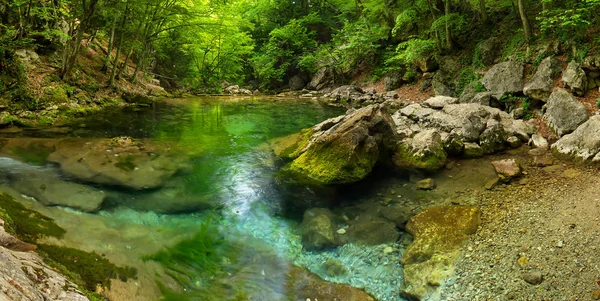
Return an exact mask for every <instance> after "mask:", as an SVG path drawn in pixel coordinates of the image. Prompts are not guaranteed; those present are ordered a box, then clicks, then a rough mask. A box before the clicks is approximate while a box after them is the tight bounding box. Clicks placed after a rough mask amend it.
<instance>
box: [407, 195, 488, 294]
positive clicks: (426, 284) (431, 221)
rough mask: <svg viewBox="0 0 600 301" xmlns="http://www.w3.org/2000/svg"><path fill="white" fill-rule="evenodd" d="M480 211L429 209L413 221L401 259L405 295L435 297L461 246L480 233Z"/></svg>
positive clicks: (451, 208)
mask: <svg viewBox="0 0 600 301" xmlns="http://www.w3.org/2000/svg"><path fill="white" fill-rule="evenodd" d="M480 214H481V213H480V211H479V209H478V208H475V207H470V206H452V207H441V206H440V207H430V208H427V209H425V210H423V211H422V212H421V213H419V214H417V215H415V216H414V217H412V218H411V219H410V221H409V222H408V224H407V225H406V230H407V231H408V232H409V233H410V234H412V235H413V236H414V241H413V243H412V244H410V245H409V246H408V248H407V249H406V251H405V252H404V255H403V257H402V263H403V264H404V284H403V285H402V293H401V294H402V296H403V297H405V298H407V299H409V300H421V299H422V298H423V297H425V296H429V295H431V294H433V293H434V292H435V291H436V290H437V288H438V287H439V286H440V285H441V284H442V283H443V281H444V279H445V278H446V277H448V276H450V275H451V274H452V272H453V269H454V267H453V265H454V260H455V258H456V257H457V255H458V252H459V247H460V246H461V245H462V243H463V242H464V241H465V240H466V239H467V237H468V236H469V235H471V234H473V233H475V232H476V231H477V228H478V227H479V224H480V223H481V218H480Z"/></svg>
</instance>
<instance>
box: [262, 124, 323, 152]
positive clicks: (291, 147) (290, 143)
mask: <svg viewBox="0 0 600 301" xmlns="http://www.w3.org/2000/svg"><path fill="white" fill-rule="evenodd" d="M313 134H314V131H313V130H312V129H303V130H301V131H300V132H298V133H294V134H291V135H288V136H285V137H279V138H275V139H272V140H271V141H270V142H269V144H270V145H271V147H272V148H273V152H274V153H275V155H277V156H278V157H280V158H284V159H296V158H298V157H299V156H300V155H301V154H302V151H303V150H304V148H306V146H307V145H308V143H309V142H310V138H311V137H312V135H313Z"/></svg>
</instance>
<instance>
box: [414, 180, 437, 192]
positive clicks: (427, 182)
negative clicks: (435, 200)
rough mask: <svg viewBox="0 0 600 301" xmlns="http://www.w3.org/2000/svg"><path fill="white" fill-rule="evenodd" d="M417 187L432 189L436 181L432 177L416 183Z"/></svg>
mask: <svg viewBox="0 0 600 301" xmlns="http://www.w3.org/2000/svg"><path fill="white" fill-rule="evenodd" d="M416 186H417V189H421V190H431V189H433V188H435V181H434V180H433V179H432V178H427V179H424V180H421V181H418V182H417V183H416Z"/></svg>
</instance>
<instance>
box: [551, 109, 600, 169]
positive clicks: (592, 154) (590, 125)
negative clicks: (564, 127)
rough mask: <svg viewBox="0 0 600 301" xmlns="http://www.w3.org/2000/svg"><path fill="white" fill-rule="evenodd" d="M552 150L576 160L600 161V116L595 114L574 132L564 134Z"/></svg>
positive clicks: (553, 145)
mask: <svg viewBox="0 0 600 301" xmlns="http://www.w3.org/2000/svg"><path fill="white" fill-rule="evenodd" d="M552 151H553V152H554V153H555V154H556V155H559V156H562V157H566V158H569V159H573V160H575V161H579V162H583V161H593V162H599V161H600V154H599V153H600V116H599V115H595V116H592V117H591V118H590V119H588V120H587V121H586V122H585V123H583V124H582V125H580V126H579V127H578V128H577V129H576V130H575V131H574V132H572V133H570V134H568V135H565V136H563V137H562V138H560V139H559V140H558V141H556V142H555V143H554V144H552Z"/></svg>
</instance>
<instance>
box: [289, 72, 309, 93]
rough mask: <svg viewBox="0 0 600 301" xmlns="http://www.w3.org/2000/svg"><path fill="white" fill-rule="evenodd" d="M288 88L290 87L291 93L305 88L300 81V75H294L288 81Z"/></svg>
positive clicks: (303, 83)
mask: <svg viewBox="0 0 600 301" xmlns="http://www.w3.org/2000/svg"><path fill="white" fill-rule="evenodd" d="M288 86H289V87H290V90H292V91H300V90H302V89H304V87H305V86H306V83H305V82H304V80H303V79H302V77H301V76H300V75H294V76H292V77H291V78H290V80H289V81H288Z"/></svg>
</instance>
